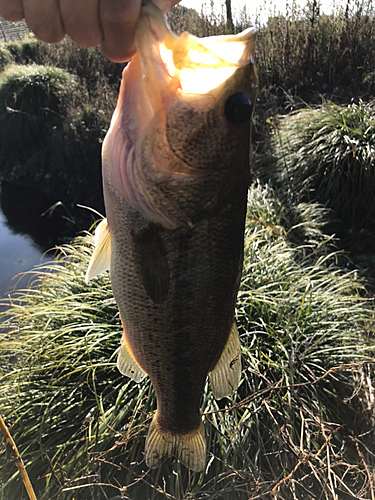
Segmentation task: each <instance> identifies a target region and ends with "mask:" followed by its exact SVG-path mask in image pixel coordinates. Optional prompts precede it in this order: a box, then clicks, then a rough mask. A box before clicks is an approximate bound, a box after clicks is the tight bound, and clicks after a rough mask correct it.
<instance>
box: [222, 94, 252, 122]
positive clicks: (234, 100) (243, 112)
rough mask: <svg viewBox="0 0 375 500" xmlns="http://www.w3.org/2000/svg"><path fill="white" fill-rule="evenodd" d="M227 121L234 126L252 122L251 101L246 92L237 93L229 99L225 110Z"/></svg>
mask: <svg viewBox="0 0 375 500" xmlns="http://www.w3.org/2000/svg"><path fill="white" fill-rule="evenodd" d="M224 114H225V117H226V119H227V120H228V121H229V122H231V123H233V124H234V125H242V123H245V122H248V121H250V118H251V100H250V98H249V96H248V95H247V94H245V93H244V92H237V93H236V94H233V95H232V96H230V97H229V98H228V99H227V102H226V103H225V108H224Z"/></svg>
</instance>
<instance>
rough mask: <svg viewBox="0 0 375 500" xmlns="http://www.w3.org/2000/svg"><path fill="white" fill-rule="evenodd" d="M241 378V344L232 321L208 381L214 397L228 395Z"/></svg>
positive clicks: (219, 397) (218, 397) (235, 387)
mask: <svg viewBox="0 0 375 500" xmlns="http://www.w3.org/2000/svg"><path fill="white" fill-rule="evenodd" d="M240 379H241V346H240V339H239V337H238V331H237V327H236V323H235V322H233V325H232V328H231V330H230V334H229V338H228V341H227V343H226V344H225V347H224V350H223V352H222V354H221V357H220V359H219V361H218V362H217V363H216V366H215V368H214V369H213V370H212V371H211V373H210V383H211V389H212V393H213V395H214V397H215V399H221V398H224V397H226V396H230V395H231V394H232V392H233V391H235V390H236V389H237V387H238V384H239V383H240Z"/></svg>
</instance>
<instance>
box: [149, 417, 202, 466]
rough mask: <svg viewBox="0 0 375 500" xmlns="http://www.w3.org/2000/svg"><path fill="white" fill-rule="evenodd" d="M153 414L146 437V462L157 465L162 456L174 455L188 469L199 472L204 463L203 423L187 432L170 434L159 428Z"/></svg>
mask: <svg viewBox="0 0 375 500" xmlns="http://www.w3.org/2000/svg"><path fill="white" fill-rule="evenodd" d="M156 416H157V414H156V415H155V416H154V419H153V421H152V422H151V425H150V429H149V431H148V435H147V439H146V451H145V454H146V464H147V465H148V466H149V467H151V468H152V467H157V466H158V465H159V463H160V462H161V461H162V460H163V458H168V457H172V456H174V457H176V458H177V459H178V460H180V462H181V463H182V464H183V465H185V467H187V468H188V469H191V470H193V471H195V472H199V471H201V470H203V469H204V466H205V463H206V440H205V438H204V430H203V423H202V422H201V424H200V426H199V427H198V429H197V430H195V431H192V432H189V433H188V434H171V433H170V432H164V431H161V430H160V429H159V426H158V423H157V421H156Z"/></svg>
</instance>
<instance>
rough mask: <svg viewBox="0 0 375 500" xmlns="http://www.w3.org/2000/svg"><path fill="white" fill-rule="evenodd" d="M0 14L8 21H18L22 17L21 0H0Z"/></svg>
mask: <svg viewBox="0 0 375 500" xmlns="http://www.w3.org/2000/svg"><path fill="white" fill-rule="evenodd" d="M0 16H2V17H4V19H8V21H20V20H21V19H23V7H22V1H21V0H13V1H12V2H9V0H0Z"/></svg>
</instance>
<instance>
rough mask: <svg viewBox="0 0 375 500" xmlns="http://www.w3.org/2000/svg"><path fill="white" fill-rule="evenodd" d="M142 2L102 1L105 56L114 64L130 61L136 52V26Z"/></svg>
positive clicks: (127, 0)
mask: <svg viewBox="0 0 375 500" xmlns="http://www.w3.org/2000/svg"><path fill="white" fill-rule="evenodd" d="M140 10H141V0H100V9H99V12H100V21H101V25H102V30H103V41H102V51H103V54H104V55H105V56H106V57H108V59H110V60H111V61H114V62H125V61H128V60H129V59H130V58H131V57H132V55H133V54H134V52H135V46H134V32H135V25H136V22H137V19H138V16H139V12H140Z"/></svg>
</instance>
